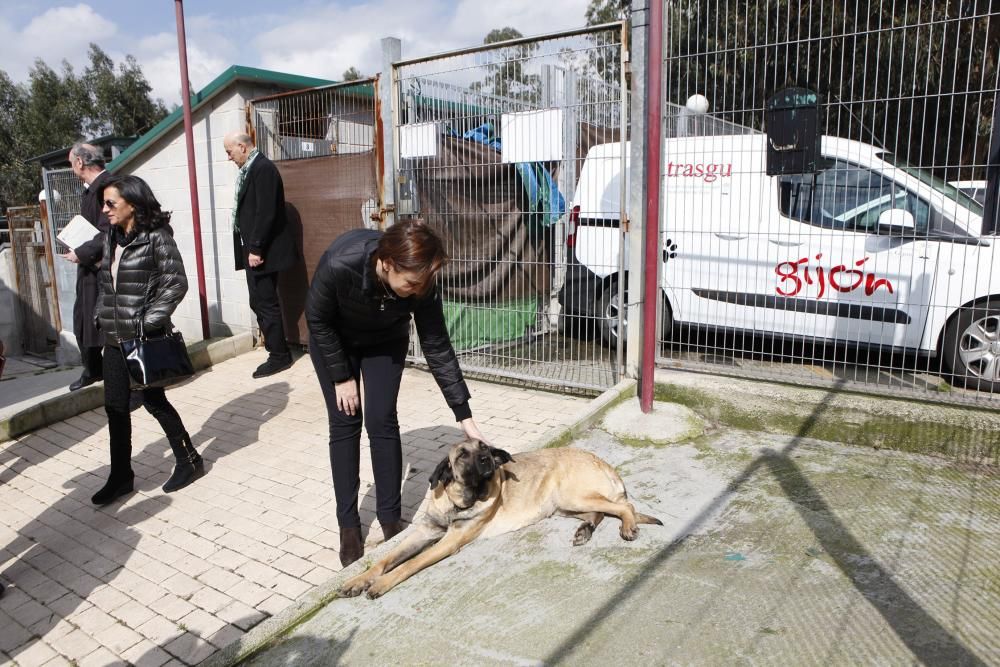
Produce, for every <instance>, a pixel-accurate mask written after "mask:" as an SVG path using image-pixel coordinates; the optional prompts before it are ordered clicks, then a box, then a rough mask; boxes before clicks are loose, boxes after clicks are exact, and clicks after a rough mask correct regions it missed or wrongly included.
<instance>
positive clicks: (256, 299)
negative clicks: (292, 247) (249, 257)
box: [244, 267, 291, 356]
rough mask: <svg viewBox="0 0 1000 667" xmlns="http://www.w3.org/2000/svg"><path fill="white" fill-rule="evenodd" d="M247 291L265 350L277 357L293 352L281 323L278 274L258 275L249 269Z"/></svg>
mask: <svg viewBox="0 0 1000 667" xmlns="http://www.w3.org/2000/svg"><path fill="white" fill-rule="evenodd" d="M244 273H246V274H247V289H248V290H249V292H250V309H251V310H253V312H254V314H255V315H256V316H257V324H258V325H259V326H260V332H261V334H262V335H263V336H264V349H266V350H267V351H268V353H270V354H272V355H277V356H287V355H290V354H291V352H290V351H289V349H288V343H287V342H285V327H284V325H283V324H282V322H281V303H280V302H279V301H278V273H277V272H272V273H256V272H254V271H253V270H252V269H250V268H249V267H247V268H245V269H244Z"/></svg>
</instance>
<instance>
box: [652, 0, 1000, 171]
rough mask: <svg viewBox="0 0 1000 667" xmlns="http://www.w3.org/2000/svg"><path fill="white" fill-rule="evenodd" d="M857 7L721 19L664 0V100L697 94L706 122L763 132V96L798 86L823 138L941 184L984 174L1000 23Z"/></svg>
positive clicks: (971, 7)
mask: <svg viewBox="0 0 1000 667" xmlns="http://www.w3.org/2000/svg"><path fill="white" fill-rule="evenodd" d="M748 5H749V6H748ZM855 5H856V3H844V2H841V1H840V0H815V1H814V2H811V3H802V2H798V1H797V0H796V1H795V2H793V1H792V0H759V1H758V2H754V3H743V2H736V3H726V4H724V5H723V7H724V8H725V9H724V11H721V12H717V11H714V10H709V11H707V10H706V7H705V4H704V3H703V2H699V1H698V0H672V1H670V2H668V3H667V4H666V10H665V14H666V19H667V26H668V27H667V35H668V38H667V40H666V41H665V43H664V49H665V53H664V56H665V61H664V88H665V89H666V94H667V99H668V101H670V102H674V103H679V104H683V103H684V101H685V100H686V99H687V98H688V96H690V95H693V94H695V93H700V94H702V95H705V96H706V97H708V99H709V100H710V101H711V104H712V111H713V114H715V115H717V116H719V117H722V118H725V119H726V120H731V121H734V122H737V123H740V124H742V125H745V126H748V127H753V128H756V129H764V105H765V103H766V100H767V98H768V97H770V96H771V95H772V94H773V93H774V92H775V91H776V90H778V89H780V88H783V87H785V86H789V85H798V86H803V87H806V88H810V89H812V90H814V91H816V92H817V93H819V95H820V97H821V100H822V102H823V117H822V118H823V120H824V121H825V125H824V127H823V128H822V130H823V132H824V133H825V134H828V135H834V136H841V137H847V138H852V139H858V140H861V141H864V142H866V143H870V144H875V145H878V146H882V147H884V148H886V149H887V150H889V151H891V152H893V153H895V154H897V155H899V156H901V157H902V158H904V159H906V160H907V161H908V162H910V163H913V164H916V165H919V166H925V167H929V168H932V169H934V170H935V172H936V173H937V174H938V175H939V176H941V177H943V178H945V179H947V180H951V179H955V178H960V177H962V176H963V175H967V172H968V171H969V168H968V167H969V166H970V165H975V164H977V163H978V164H979V165H980V166H981V164H982V162H983V160H984V158H985V156H986V154H987V149H988V145H989V131H990V130H989V128H990V127H991V125H992V120H991V114H992V111H993V97H994V95H993V94H992V92H991V91H990V90H989V89H991V88H995V81H996V72H997V68H998V65H1000V62H998V55H997V49H996V45H997V44H1000V21H997V20H996V19H995V17H994V18H993V19H992V20H991V17H990V15H989V12H985V11H983V8H982V6H981V5H980V6H979V9H977V4H976V3H975V2H970V1H958V2H946V3H944V2H942V3H937V2H935V3H929V2H921V1H920V0H900V1H899V2H894V3H870V4H868V5H867V6H866V7H864V8H859V7H857V6H855ZM991 44H992V45H993V46H990V45H991ZM960 169H961V170H962V174H959V170H960ZM978 174H979V177H982V175H981V174H982V171H981V170H980V171H979V172H978Z"/></svg>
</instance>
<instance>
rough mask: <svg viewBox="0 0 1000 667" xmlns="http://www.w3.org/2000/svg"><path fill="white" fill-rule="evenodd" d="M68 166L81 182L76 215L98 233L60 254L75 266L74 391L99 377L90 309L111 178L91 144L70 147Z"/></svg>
mask: <svg viewBox="0 0 1000 667" xmlns="http://www.w3.org/2000/svg"><path fill="white" fill-rule="evenodd" d="M69 164H70V167H71V168H72V169H73V173H74V174H76V175H77V177H78V178H79V179H80V180H81V181H83V188H84V192H83V196H82V197H81V198H80V215H82V216H83V217H84V218H86V219H87V221H88V222H89V223H90V224H92V225H94V227H96V228H97V229H98V230H99V232H98V233H97V234H95V235H94V238H92V239H91V240H89V241H87V242H86V243H83V244H82V245H80V246H77V247H76V248H72V249H70V250H69V252H66V253H64V254H63V255H62V257H63V258H64V259H67V260H69V261H71V262H73V263H75V264H76V302H75V303H74V304H73V333H74V335H75V336H76V342H77V345H79V347H80V358H81V362H82V364H83V372H82V373H81V374H80V377H79V378H78V379H77V380H75V381H74V382H73V384H71V385H70V386H69V389H70V391H76V390H77V389H82V388H83V387H86V386H87V385H89V384H93V383H94V382H99V381H100V380H101V379H102V375H103V371H102V359H101V350H102V348H103V346H104V341H103V340H102V338H101V335H100V333H99V332H98V331H97V325H96V324H95V323H94V307H95V306H96V305H97V291H98V280H97V274H98V272H99V271H100V268H101V258H102V256H103V255H104V235H105V234H106V233H107V232H108V230H109V229H111V224H110V223H109V222H108V218H107V216H106V215H104V213H103V211H102V209H103V208H104V202H103V201H101V194H102V192H103V190H104V183H105V182H106V181H107V180H108V179H110V178H111V174H109V173H108V172H107V171H105V169H104V153H103V152H102V151H101V149H100V148H98V147H97V146H93V145H91V144H85V143H80V142H77V143H75V144H73V148H71V149H70V151H69Z"/></svg>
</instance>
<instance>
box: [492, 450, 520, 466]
mask: <svg viewBox="0 0 1000 667" xmlns="http://www.w3.org/2000/svg"><path fill="white" fill-rule="evenodd" d="M490 454H492V455H493V462H494V463H495V464H496V465H497V467H498V468H499V467H500V466H502V465H503V464H504V463H510V462H511V461H513V460H514V457H513V456H511V455H510V454H508V453H507V452H505V451H504V450H502V449H499V448H497V447H490Z"/></svg>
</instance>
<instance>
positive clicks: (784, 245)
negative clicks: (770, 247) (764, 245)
mask: <svg viewBox="0 0 1000 667" xmlns="http://www.w3.org/2000/svg"><path fill="white" fill-rule="evenodd" d="M767 242H768V243H773V244H774V245H780V246H781V247H782V248H794V247H796V246H800V245H802V241H782V240H781V239H768V240H767Z"/></svg>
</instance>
